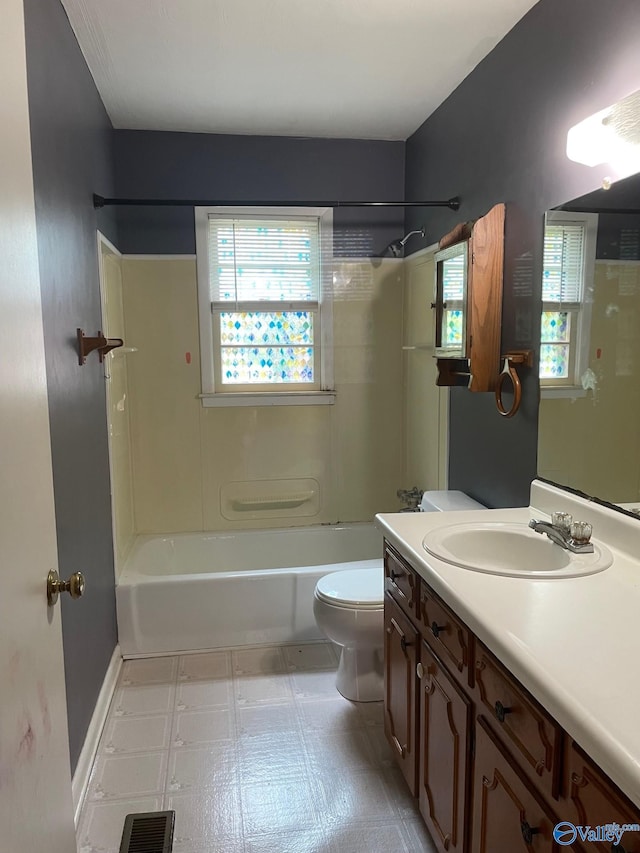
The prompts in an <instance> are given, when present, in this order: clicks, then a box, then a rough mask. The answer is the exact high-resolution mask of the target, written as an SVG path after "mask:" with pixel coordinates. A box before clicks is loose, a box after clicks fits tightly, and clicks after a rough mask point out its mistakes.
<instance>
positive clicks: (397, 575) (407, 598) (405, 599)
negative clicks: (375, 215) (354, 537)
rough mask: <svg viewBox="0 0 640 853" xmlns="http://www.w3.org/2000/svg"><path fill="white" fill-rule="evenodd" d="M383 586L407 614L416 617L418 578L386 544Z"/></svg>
mask: <svg viewBox="0 0 640 853" xmlns="http://www.w3.org/2000/svg"><path fill="white" fill-rule="evenodd" d="M384 586H385V589H386V590H387V592H389V593H390V594H391V596H392V597H393V598H394V599H395V600H396V601H397V602H398V604H399V605H400V607H402V608H403V610H404V611H405V612H406V613H407V614H409V615H410V616H412V617H414V618H416V617H417V615H418V600H419V591H420V578H419V577H418V575H417V574H416V572H414V571H413V569H412V568H411V567H410V566H409V565H408V564H407V563H405V561H404V560H403V559H402V557H401V556H400V555H399V554H396V552H395V551H394V550H392V548H391V547H390V546H389V545H387V544H385V549H384Z"/></svg>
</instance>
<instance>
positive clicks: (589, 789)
mask: <svg viewBox="0 0 640 853" xmlns="http://www.w3.org/2000/svg"><path fill="white" fill-rule="evenodd" d="M566 773H567V776H568V780H567V785H566V791H567V799H566V800H565V801H564V802H563V803H562V817H563V818H564V819H565V820H567V821H571V823H572V824H574V825H575V826H579V827H580V828H581V829H580V833H581V834H580V838H579V841H580V846H581V848H582V849H583V850H584V851H585V853H640V831H637V830H635V831H634V830H629V831H626V832H625V833H624V835H622V837H621V838H620V842H619V844H618V845H617V846H616V838H615V837H614V839H613V840H611V836H608V833H607V832H606V831H605V830H602V829H600V830H599V829H598V827H605V826H607V825H612V824H617V825H618V827H619V828H622V827H623V826H625V825H627V826H631V825H640V809H638V808H636V807H635V806H633V805H632V804H631V803H630V802H628V801H627V799H626V798H625V797H624V796H623V795H622V794H621V793H620V792H619V791H618V790H617V788H616V787H615V786H614V785H613V783H612V782H611V781H610V780H609V779H608V778H607V777H606V776H605V775H604V774H603V773H602V772H601V770H600V769H599V768H598V767H596V765H595V764H594V763H593V761H591V759H590V758H588V757H587V756H586V755H585V754H584V753H583V752H582V751H581V750H580V749H579V748H578V747H577V746H576V745H575V744H572V745H571V747H570V748H569V749H568V750H567V757H566ZM587 828H589V830H591V833H592V834H591V837H592V839H596V838H600V839H602V840H599V841H597V840H589V835H586V834H585V835H583V833H587V832H588V831H589V830H588V829H587ZM568 829H569V831H572V830H571V827H568ZM605 839H607V840H605Z"/></svg>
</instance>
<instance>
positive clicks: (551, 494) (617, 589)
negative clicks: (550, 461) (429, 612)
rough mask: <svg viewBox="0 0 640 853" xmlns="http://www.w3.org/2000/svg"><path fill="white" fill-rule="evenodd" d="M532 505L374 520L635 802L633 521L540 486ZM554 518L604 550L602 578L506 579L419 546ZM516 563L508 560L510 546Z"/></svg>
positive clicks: (636, 569) (639, 532) (639, 542)
mask: <svg viewBox="0 0 640 853" xmlns="http://www.w3.org/2000/svg"><path fill="white" fill-rule="evenodd" d="M530 500H531V506H530V507H521V508H517V509H499V510H485V511H484V512H482V513H480V512H466V513H456V515H455V516H453V515H451V514H448V513H440V514H435V513H434V514H425V515H418V514H414V513H404V514H382V515H379V516H377V521H378V525H379V527H380V528H381V530H382V531H383V533H384V536H385V537H386V538H387V539H388V540H389V541H390V542H391V544H392V545H393V546H394V547H395V548H396V549H397V550H398V551H399V553H400V554H401V556H402V557H404V558H405V559H406V560H407V561H408V562H409V563H410V564H411V565H412V566H413V567H414V569H415V570H416V571H417V572H418V574H419V575H421V576H422V577H423V578H424V580H425V581H426V582H427V583H428V584H429V586H430V587H431V588H432V589H433V590H434V591H435V592H436V593H437V594H438V595H439V596H440V597H441V598H442V599H443V600H444V602H445V603H446V604H448V605H449V607H451V609H452V610H453V611H454V612H455V613H456V614H457V615H458V616H459V618H460V619H461V620H462V621H463V622H464V623H465V624H466V625H467V626H468V627H469V629H470V630H471V631H472V632H473V633H474V634H475V635H476V636H477V637H478V638H479V639H480V641H481V642H482V643H483V644H484V645H485V646H487V648H488V649H489V650H490V651H491V652H492V653H493V654H494V655H495V656H496V657H497V658H498V659H499V660H500V661H501V662H502V664H503V665H504V666H505V667H506V668H507V669H508V670H509V671H510V672H511V673H512V675H513V676H515V678H517V679H518V680H519V681H520V682H521V683H522V684H523V685H524V687H525V688H526V689H527V690H528V691H529V692H530V693H531V694H532V695H533V696H534V697H535V698H536V699H537V700H538V702H539V703H540V704H541V705H542V706H543V707H544V708H545V709H546V710H547V711H548V713H549V714H550V715H551V716H552V717H553V718H555V720H556V721H557V722H558V723H559V724H560V726H561V727H562V728H564V730H565V731H566V732H567V733H568V734H569V735H570V736H571V737H572V738H573V739H574V740H575V741H576V742H577V743H578V744H579V745H580V746H581V747H582V748H583V749H584V750H585V751H586V752H587V754H588V755H590V756H591V758H592V759H593V760H594V761H595V763H596V764H597V765H599V766H600V767H601V768H602V770H603V771H604V772H605V773H606V774H607V775H608V776H609V777H610V778H611V779H612V780H613V781H614V782H615V783H616V784H617V785H618V786H619V787H620V788H621V790H622V791H623V792H624V793H625V794H627V796H629V797H630V798H631V799H632V800H633V801H634V802H640V730H639V729H638V725H637V707H638V705H639V704H640V683H639V682H638V680H637V679H634V678H633V677H632V675H631V673H630V671H629V665H630V663H631V661H632V660H633V655H634V649H635V648H636V647H637V612H638V606H639V603H640V580H639V579H640V559H639V556H638V555H640V523H639V522H638V519H635V518H630V517H628V516H626V515H624V514H622V513H619V512H616V511H614V510H612V509H609V508H608V507H604V506H599V505H597V504H594V503H593V502H590V501H588V500H585V499H582V498H579V497H577V496H575V495H572V494H570V493H568V492H565V491H563V490H562V489H560V488H556V487H553V486H551V485H549V484H546V483H542V482H540V481H534V482H533V484H532V487H531V499H530ZM558 511H562V512H569V513H571V514H572V515H573V517H574V518H578V519H580V520H584V521H586V522H588V523H589V524H591V525H592V527H593V538H594V540H595V544H596V545H598V544H601V545H603V546H604V547H605V548H607V549H608V550H609V551H610V552H611V557H612V562H611V565H610V566H609V567H608V568H607V569H606V571H599V572H596V573H591V574H578V575H574V576H571V577H522V576H520V577H508V576H504V575H497V574H489V573H487V572H484V571H469V569H466V568H462V567H460V566H458V565H455V564H454V563H452V562H446V561H444V560H442V559H440V558H439V557H436V556H433V555H432V554H429V553H428V552H427V551H426V550H425V548H424V546H423V540H424V539H425V537H426V536H428V535H429V534H430V533H431V532H432V531H435V530H437V529H443V528H446V527H450V528H451V526H452V524H454V523H456V524H469V525H471V526H477V525H482V524H485V523H487V522H498V523H504V524H508V525H511V524H515V525H521V526H522V528H523V529H524V526H526V525H528V523H529V521H530V519H532V518H536V519H540V518H543V517H546V518H547V519H550V517H551V515H552V513H554V512H558ZM532 533H533V532H532ZM533 535H535V536H538V539H539V541H540V542H541V543H544V538H543V537H541V536H539V535H538V534H535V533H533ZM550 544H551V543H550ZM553 547H557V548H558V550H559V551H562V549H561V548H560V546H558V545H553ZM513 554H514V561H515V560H516V559H517V556H516V549H515V548H514V549H513Z"/></svg>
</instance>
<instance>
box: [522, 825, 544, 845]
mask: <svg viewBox="0 0 640 853" xmlns="http://www.w3.org/2000/svg"><path fill="white" fill-rule="evenodd" d="M520 832H522V837H523V838H524V843H525V844H531V842H532V841H533V836H534V835H537V834H538V833H539V832H540V830H539V829H538V828H537V827H536V826H529V824H528V823H527V822H526V820H523V821H522V823H521V824H520Z"/></svg>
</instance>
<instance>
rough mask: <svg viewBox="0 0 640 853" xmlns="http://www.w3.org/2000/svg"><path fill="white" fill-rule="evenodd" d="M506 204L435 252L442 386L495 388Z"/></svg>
mask: <svg viewBox="0 0 640 853" xmlns="http://www.w3.org/2000/svg"><path fill="white" fill-rule="evenodd" d="M504 226H505V205H504V204H497V205H495V206H494V207H492V208H491V210H490V211H489V212H488V213H487V214H486V215H485V216H483V217H481V218H480V219H477V220H476V221H475V222H469V223H464V224H463V225H459V226H457V227H456V228H455V229H454V230H453V231H452V232H451V233H450V234H447V235H445V236H444V237H443V238H442V239H441V240H440V243H439V247H440V251H438V252H437V253H436V256H435V260H436V288H435V301H434V303H433V309H434V310H435V322H436V357H437V366H438V379H437V384H438V385H466V386H467V387H468V388H469V390H470V391H494V390H495V387H496V383H497V380H498V374H499V372H500V333H501V322H502V290H503V278H504Z"/></svg>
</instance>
